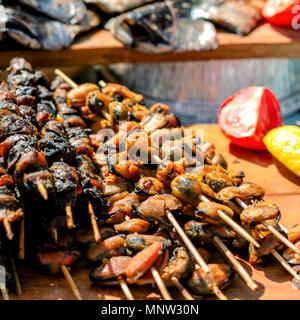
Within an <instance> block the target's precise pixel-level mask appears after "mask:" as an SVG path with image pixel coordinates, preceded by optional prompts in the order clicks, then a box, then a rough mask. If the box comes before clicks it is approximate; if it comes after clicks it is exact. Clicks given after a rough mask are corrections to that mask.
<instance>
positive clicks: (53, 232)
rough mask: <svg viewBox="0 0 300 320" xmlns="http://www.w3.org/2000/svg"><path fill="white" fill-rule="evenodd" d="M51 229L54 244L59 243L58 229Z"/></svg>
mask: <svg viewBox="0 0 300 320" xmlns="http://www.w3.org/2000/svg"><path fill="white" fill-rule="evenodd" d="M50 229H51V234H52V238H53V240H54V242H55V243H57V242H58V234H57V229H56V228H50Z"/></svg>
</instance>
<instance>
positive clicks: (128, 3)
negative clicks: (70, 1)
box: [85, 0, 155, 14]
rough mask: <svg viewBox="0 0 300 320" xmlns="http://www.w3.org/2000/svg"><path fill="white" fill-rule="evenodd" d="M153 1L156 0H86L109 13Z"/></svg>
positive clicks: (126, 9)
mask: <svg viewBox="0 0 300 320" xmlns="http://www.w3.org/2000/svg"><path fill="white" fill-rule="evenodd" d="M153 1H155V0H85V2H86V3H88V4H89V3H90V4H94V5H96V6H98V7H99V8H100V9H101V10H103V11H104V12H105V13H108V14H114V13H122V12H125V11H128V10H131V9H134V8H137V7H139V6H142V5H144V4H148V3H150V2H153Z"/></svg>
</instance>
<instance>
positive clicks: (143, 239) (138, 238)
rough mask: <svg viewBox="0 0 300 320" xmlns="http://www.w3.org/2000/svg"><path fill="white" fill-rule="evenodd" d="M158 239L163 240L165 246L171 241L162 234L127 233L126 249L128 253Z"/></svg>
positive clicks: (134, 251)
mask: <svg viewBox="0 0 300 320" xmlns="http://www.w3.org/2000/svg"><path fill="white" fill-rule="evenodd" d="M158 241H160V242H164V246H166V247H169V246H170V245H171V241H170V240H169V239H166V238H165V237H162V236H157V235H150V234H129V235H127V236H126V250H127V251H129V252H130V253H132V252H133V253H136V252H138V251H141V250H143V249H145V248H147V247H149V246H150V245H152V244H153V243H155V242H158Z"/></svg>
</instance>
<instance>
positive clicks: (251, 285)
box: [213, 236, 258, 291]
mask: <svg viewBox="0 0 300 320" xmlns="http://www.w3.org/2000/svg"><path fill="white" fill-rule="evenodd" d="M213 240H214V242H215V244H216V247H217V248H218V249H219V250H220V251H221V252H222V253H223V254H224V255H225V256H226V258H227V259H228V261H229V262H230V264H231V265H232V267H233V268H234V269H235V270H236V272H237V273H238V275H239V276H240V277H241V279H242V280H243V281H244V282H245V283H246V284H247V286H248V287H249V288H250V289H251V290H252V291H255V290H257V288H258V286H257V284H256V283H255V282H254V281H253V280H252V279H251V277H250V276H249V274H248V272H247V271H246V270H245V269H244V268H243V266H242V265H241V264H240V262H239V261H238V260H237V259H236V258H235V256H234V255H233V254H232V252H231V251H230V250H229V249H228V248H227V247H226V245H225V244H224V243H223V241H222V240H221V239H220V238H219V237H217V236H214V237H213Z"/></svg>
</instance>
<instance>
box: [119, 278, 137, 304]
mask: <svg viewBox="0 0 300 320" xmlns="http://www.w3.org/2000/svg"><path fill="white" fill-rule="evenodd" d="M118 281H119V285H120V287H121V289H122V291H123V293H124V295H125V297H126V299H127V300H135V299H134V296H133V294H132V293H131V291H130V289H129V287H128V285H127V283H126V281H125V280H124V279H123V278H122V277H121V276H119V277H118Z"/></svg>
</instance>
